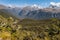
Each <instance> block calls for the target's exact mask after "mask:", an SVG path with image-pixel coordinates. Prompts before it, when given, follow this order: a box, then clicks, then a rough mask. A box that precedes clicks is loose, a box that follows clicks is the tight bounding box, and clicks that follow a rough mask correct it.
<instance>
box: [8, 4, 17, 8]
mask: <svg viewBox="0 0 60 40" xmlns="http://www.w3.org/2000/svg"><path fill="white" fill-rule="evenodd" d="M7 5H8V7H11V8H15V7H16V6H15V5H11V4H7Z"/></svg>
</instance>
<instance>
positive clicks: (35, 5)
mask: <svg viewBox="0 0 60 40" xmlns="http://www.w3.org/2000/svg"><path fill="white" fill-rule="evenodd" d="M32 7H38V8H42V6H40V5H37V4H33V5H32Z"/></svg>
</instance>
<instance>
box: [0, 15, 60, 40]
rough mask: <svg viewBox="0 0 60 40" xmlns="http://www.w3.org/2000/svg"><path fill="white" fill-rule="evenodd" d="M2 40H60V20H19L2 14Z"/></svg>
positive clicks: (0, 37) (0, 32)
mask: <svg viewBox="0 0 60 40" xmlns="http://www.w3.org/2000/svg"><path fill="white" fill-rule="evenodd" d="M0 40H60V20H59V19H55V18H52V19H49V20H31V19H24V20H17V19H14V18H12V17H10V16H9V17H7V18H6V17H5V16H4V14H3V15H0Z"/></svg>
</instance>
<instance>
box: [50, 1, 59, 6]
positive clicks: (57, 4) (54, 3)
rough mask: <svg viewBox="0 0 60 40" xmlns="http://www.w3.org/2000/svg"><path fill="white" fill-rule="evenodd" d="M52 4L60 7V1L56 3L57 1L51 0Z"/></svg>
mask: <svg viewBox="0 0 60 40" xmlns="http://www.w3.org/2000/svg"><path fill="white" fill-rule="evenodd" d="M50 4H51V5H53V6H57V7H60V2H58V3H56V2H50Z"/></svg>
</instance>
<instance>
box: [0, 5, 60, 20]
mask: <svg viewBox="0 0 60 40" xmlns="http://www.w3.org/2000/svg"><path fill="white" fill-rule="evenodd" d="M0 15H6V17H8V16H12V17H16V18H18V19H25V18H26V19H38V20H40V19H49V18H59V19H60V7H57V6H55V5H50V6H49V7H46V8H42V7H39V6H37V5H33V6H25V7H9V6H5V5H0Z"/></svg>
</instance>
